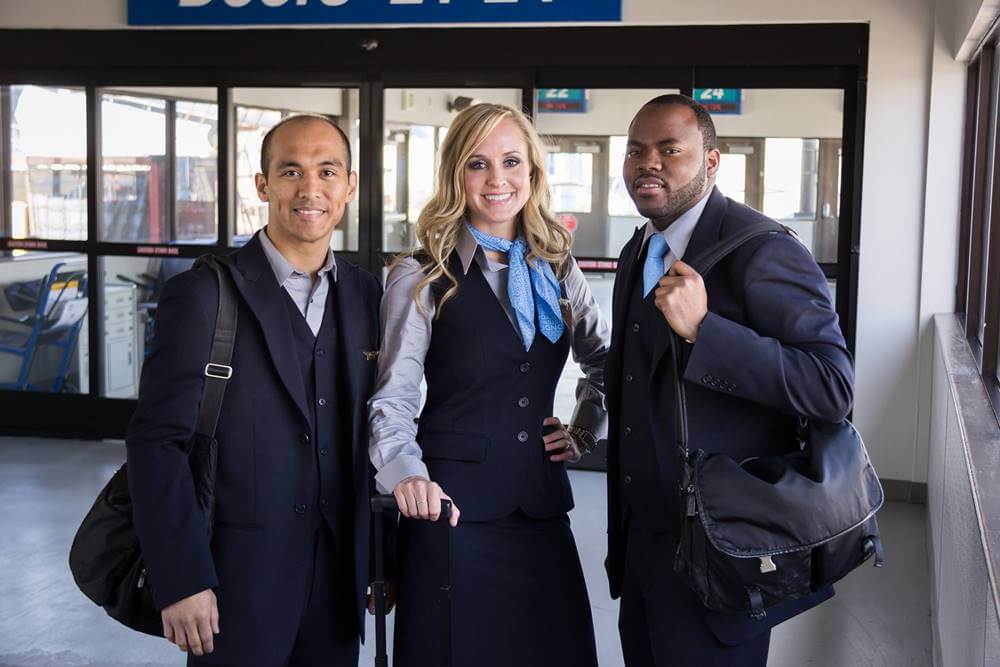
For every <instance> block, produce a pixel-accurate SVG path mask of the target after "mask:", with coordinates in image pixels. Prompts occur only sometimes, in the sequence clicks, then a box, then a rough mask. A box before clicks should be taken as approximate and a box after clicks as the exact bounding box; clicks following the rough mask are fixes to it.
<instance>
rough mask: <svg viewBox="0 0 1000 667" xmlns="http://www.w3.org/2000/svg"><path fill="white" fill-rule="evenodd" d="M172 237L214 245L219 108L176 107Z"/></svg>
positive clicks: (190, 104) (199, 105) (192, 104)
mask: <svg viewBox="0 0 1000 667" xmlns="http://www.w3.org/2000/svg"><path fill="white" fill-rule="evenodd" d="M175 126H176V129H175V131H174V136H175V138H176V154H177V166H176V176H175V184H176V200H177V209H176V212H175V215H176V234H175V235H174V240H176V241H183V242H185V243H214V242H215V241H216V239H217V238H218V229H219V207H218V203H217V202H218V197H219V194H218V193H219V162H218V143H219V107H218V105H217V104H205V103H202V102H184V101H179V102H177V105H176V121H175Z"/></svg>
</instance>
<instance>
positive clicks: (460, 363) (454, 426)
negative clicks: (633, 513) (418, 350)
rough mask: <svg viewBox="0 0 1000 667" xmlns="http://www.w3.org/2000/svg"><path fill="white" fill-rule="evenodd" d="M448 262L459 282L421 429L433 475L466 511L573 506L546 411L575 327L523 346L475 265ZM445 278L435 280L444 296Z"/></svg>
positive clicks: (441, 315) (447, 309) (431, 353)
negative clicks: (552, 449) (552, 448)
mask: <svg viewBox="0 0 1000 667" xmlns="http://www.w3.org/2000/svg"><path fill="white" fill-rule="evenodd" d="M449 268H450V270H451V272H452V275H454V276H455V278H456V279H457V280H458V290H457V292H456V293H455V295H454V296H453V297H452V298H451V299H449V300H448V301H447V302H445V303H444V305H443V306H441V307H440V308H439V310H438V314H437V317H436V318H435V319H434V320H433V324H432V326H433V332H432V335H431V341H430V346H429V348H428V350H427V355H426V358H425V360H424V374H425V377H426V379H427V402H426V403H425V405H424V409H423V412H422V413H421V415H420V428H419V431H418V433H417V442H418V443H419V444H420V447H421V449H422V450H423V460H424V462H425V463H426V464H427V468H428V471H429V472H430V476H431V479H432V480H434V481H435V482H437V483H438V484H440V485H441V488H442V489H444V492H445V493H447V494H448V495H449V496H451V498H452V499H453V500H454V501H455V503H456V504H457V505H458V506H459V508H460V509H461V510H462V520H463V521H490V520H493V519H497V518H500V517H504V516H507V515H509V514H511V513H513V512H515V511H516V510H521V511H522V512H524V513H525V514H527V515H528V516H532V517H535V518H545V517H553V516H558V515H560V514H563V513H565V512H568V511H569V510H570V509H572V507H573V495H572V491H571V490H570V485H569V478H568V477H567V475H566V466H565V464H563V463H553V462H551V461H549V459H548V456H547V455H546V452H545V445H544V443H543V442H542V420H544V419H545V418H546V417H551V416H553V415H552V410H553V407H552V404H553V398H554V396H555V390H556V384H557V383H558V381H559V376H560V375H561V374H562V370H563V366H564V365H565V363H566V358H567V355H568V352H569V347H570V335H571V334H570V330H569V327H566V328H565V329H564V330H563V335H562V337H561V338H560V339H559V340H558V341H557V342H556V343H552V342H550V341H549V340H548V339H547V338H545V336H543V335H542V334H541V332H539V333H537V335H536V336H535V340H534V342H533V344H532V346H531V349H530V350H528V351H525V349H524V344H523V343H522V341H521V336H520V334H519V333H518V332H517V331H516V330H515V329H514V326H513V325H512V324H511V321H510V319H509V318H508V317H507V313H506V312H505V311H504V308H503V306H502V305H501V304H500V302H499V301H498V300H497V297H496V295H495V294H494V293H493V291H492V290H491V289H490V286H489V284H488V283H487V282H486V278H485V277H484V276H483V274H482V272H481V271H480V269H479V265H478V264H477V263H476V262H473V263H472V265H471V266H470V267H469V272H468V274H465V273H464V272H463V270H462V265H461V261H460V260H459V258H458V255H457V253H453V254H452V257H451V258H450V260H449ZM446 288H447V285H442V284H440V283H439V284H438V285H435V286H434V287H433V288H432V289H433V291H434V294H435V297H436V301H437V302H438V303H440V297H441V295H442V294H443V292H444V290H445V289H446Z"/></svg>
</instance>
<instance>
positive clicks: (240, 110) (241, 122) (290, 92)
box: [233, 88, 362, 251]
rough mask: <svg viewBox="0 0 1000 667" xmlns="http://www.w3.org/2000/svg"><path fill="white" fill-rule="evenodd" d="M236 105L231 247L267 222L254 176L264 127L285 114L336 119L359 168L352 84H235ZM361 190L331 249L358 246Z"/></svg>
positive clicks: (335, 233) (355, 98)
mask: <svg viewBox="0 0 1000 667" xmlns="http://www.w3.org/2000/svg"><path fill="white" fill-rule="evenodd" d="M233 101H234V103H235V105H236V215H235V229H234V230H233V245H243V244H244V243H246V242H247V241H248V240H249V239H250V237H251V236H253V234H254V233H255V232H257V230H259V229H263V228H264V226H265V225H266V224H267V204H265V203H263V202H261V201H260V199H259V198H258V197H257V188H256V185H255V183H254V175H255V174H257V173H259V172H260V171H261V164H260V148H261V142H262V141H263V139H264V135H265V134H267V131H268V130H270V129H271V128H272V127H274V126H275V125H276V124H277V123H278V122H279V121H281V120H282V119H283V118H287V117H288V116H295V115H299V114H315V115H322V116H326V117H327V118H329V119H330V120H332V121H333V122H335V123H336V124H337V125H338V127H340V129H341V130H343V131H344V133H345V134H346V135H347V137H348V138H349V139H350V148H351V160H352V164H351V169H352V170H353V171H355V172H358V171H359V170H360V143H359V142H360V113H359V105H360V96H359V93H358V90H357V89H356V88H234V89H233ZM361 196H362V193H361V192H360V190H359V191H358V192H357V193H356V194H355V197H354V201H353V202H351V203H350V204H348V206H347V210H346V211H345V213H344V217H343V219H342V220H341V221H340V222H339V223H338V224H337V227H336V229H334V231H333V237H332V238H331V239H330V247H331V248H333V249H334V250H347V251H354V250H357V249H358V233H359V232H358V202H359V201H360V200H361Z"/></svg>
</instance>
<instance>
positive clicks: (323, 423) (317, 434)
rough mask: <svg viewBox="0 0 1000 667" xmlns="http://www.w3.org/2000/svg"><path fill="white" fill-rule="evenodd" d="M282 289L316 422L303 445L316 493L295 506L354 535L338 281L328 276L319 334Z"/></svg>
mask: <svg viewBox="0 0 1000 667" xmlns="http://www.w3.org/2000/svg"><path fill="white" fill-rule="evenodd" d="M281 291H282V293H283V294H284V295H285V305H286V307H287V310H288V321H289V323H290V324H291V328H292V338H293V340H294V341H295V356H296V359H297V360H298V362H299V370H300V372H301V374H302V383H303V385H304V386H305V389H306V399H307V402H308V404H309V409H310V418H311V421H312V434H311V436H310V438H309V441H308V442H307V443H303V444H306V445H308V446H309V447H308V451H309V456H311V457H312V459H313V461H314V464H315V468H314V470H315V475H313V476H311V477H312V483H311V484H310V486H311V487H312V488H311V489H310V490H309V491H308V492H307V493H306V494H305V497H307V498H309V497H311V498H312V502H313V504H312V506H309V505H299V506H296V508H295V511H296V512H300V513H302V512H307V513H309V514H310V515H311V521H312V523H313V525H314V527H316V528H318V527H319V525H320V521H321V520H325V521H326V523H327V525H329V526H330V528H331V529H332V530H333V533H334V535H335V536H336V537H338V538H339V537H341V536H350V535H351V525H350V520H351V519H350V517H351V514H352V503H351V497H352V491H353V489H352V480H351V477H350V474H349V471H350V462H349V456H350V452H349V451H342V450H348V447H340V446H339V445H340V443H349V442H350V438H348V437H347V436H346V434H343V433H342V429H341V426H342V425H343V424H344V421H345V420H344V419H342V417H341V414H340V411H339V410H340V408H339V406H340V401H339V400H338V398H339V394H340V393H341V391H340V387H339V386H338V383H339V377H340V373H339V372H338V371H339V365H340V364H339V361H338V359H337V357H338V350H339V346H338V340H337V305H336V298H337V296H336V295H337V290H336V284H335V283H334V282H333V281H332V280H331V281H330V289H329V291H328V292H327V299H326V310H325V311H324V313H323V324H322V325H321V326H320V329H319V332H318V333H317V334H316V335H315V336H314V335H313V332H312V329H310V328H309V324H308V323H307V322H306V319H305V317H303V316H302V313H301V312H299V309H298V307H297V306H296V305H295V302H294V301H292V298H291V297H290V296H289V295H288V293H287V292H285V290H284V289H282V290H281ZM317 510H318V511H317ZM348 539H349V538H348Z"/></svg>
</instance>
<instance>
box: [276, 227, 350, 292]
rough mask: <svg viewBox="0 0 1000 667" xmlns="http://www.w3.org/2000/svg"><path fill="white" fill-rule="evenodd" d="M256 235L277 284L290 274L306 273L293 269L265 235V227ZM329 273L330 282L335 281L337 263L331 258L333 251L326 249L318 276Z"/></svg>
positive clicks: (280, 283) (282, 282)
mask: <svg viewBox="0 0 1000 667" xmlns="http://www.w3.org/2000/svg"><path fill="white" fill-rule="evenodd" d="M257 237H258V238H259V239H260V246H261V248H263V249H264V256H265V257H267V263H268V264H270V265H271V270H272V271H274V277H275V278H276V279H277V280H278V284H279V285H284V284H285V281H286V280H288V279H289V277H291V276H292V274H298V275H307V274H306V273H304V272H302V271H298V270H296V269H295V267H294V266H292V265H291V263H290V262H289V261H288V260H287V259H285V256H284V255H282V254H281V252H280V251H279V250H278V249H277V248H276V247H275V246H274V243H273V242H272V241H271V239H270V238H269V237H268V235H267V227H265V228H264V229H262V230H261V231H260V232H258V233H257ZM327 273H329V274H330V280H331V281H332V282H337V263H336V262H335V261H334V260H333V251H332V250H328V251H327V252H326V261H325V262H323V266H321V267H320V269H319V273H318V275H319V276H321V277H322V276H323V275H324V274H327Z"/></svg>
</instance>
